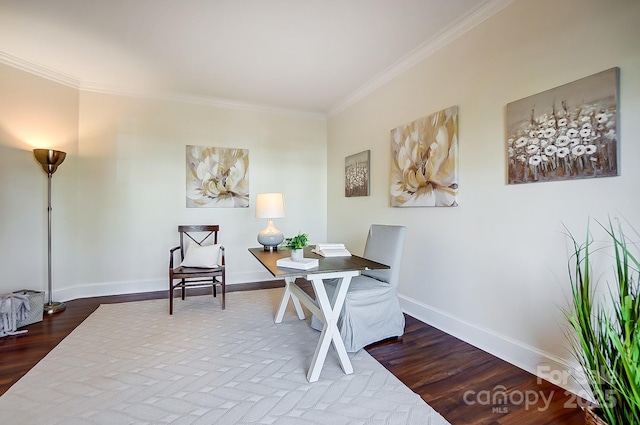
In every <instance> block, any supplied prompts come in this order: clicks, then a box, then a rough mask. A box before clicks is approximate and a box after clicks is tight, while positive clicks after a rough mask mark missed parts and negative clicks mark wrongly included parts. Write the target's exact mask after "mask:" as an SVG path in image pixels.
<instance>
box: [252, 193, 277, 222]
mask: <svg viewBox="0 0 640 425" xmlns="http://www.w3.org/2000/svg"><path fill="white" fill-rule="evenodd" d="M278 217H284V195H283V194H282V193H258V194H257V195H256V218H278Z"/></svg>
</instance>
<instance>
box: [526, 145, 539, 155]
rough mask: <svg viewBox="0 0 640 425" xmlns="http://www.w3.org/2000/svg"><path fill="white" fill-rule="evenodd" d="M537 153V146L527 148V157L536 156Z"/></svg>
mask: <svg viewBox="0 0 640 425" xmlns="http://www.w3.org/2000/svg"><path fill="white" fill-rule="evenodd" d="M539 152H540V148H539V147H538V146H536V145H529V146H527V153H528V154H529V155H535V154H537V153H539Z"/></svg>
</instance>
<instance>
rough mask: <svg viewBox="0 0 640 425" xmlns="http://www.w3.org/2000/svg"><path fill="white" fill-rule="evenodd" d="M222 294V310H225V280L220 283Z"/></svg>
mask: <svg viewBox="0 0 640 425" xmlns="http://www.w3.org/2000/svg"><path fill="white" fill-rule="evenodd" d="M220 292H221V293H222V297H220V298H221V299H222V309H223V310H224V308H225V294H226V292H227V291H226V288H225V283H224V280H223V281H222V282H221V283H220Z"/></svg>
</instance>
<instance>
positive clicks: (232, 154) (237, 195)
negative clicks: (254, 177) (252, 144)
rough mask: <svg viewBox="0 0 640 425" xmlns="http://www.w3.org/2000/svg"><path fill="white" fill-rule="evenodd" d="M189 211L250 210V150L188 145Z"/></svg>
mask: <svg viewBox="0 0 640 425" xmlns="http://www.w3.org/2000/svg"><path fill="white" fill-rule="evenodd" d="M186 159H187V208H224V207H228V208H247V207H248V206H249V151H248V150H247V149H235V148H213V147H205V146H187V155H186Z"/></svg>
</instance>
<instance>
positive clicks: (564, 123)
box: [558, 118, 567, 127]
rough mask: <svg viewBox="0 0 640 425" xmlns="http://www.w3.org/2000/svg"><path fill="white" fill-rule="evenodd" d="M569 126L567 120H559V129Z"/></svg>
mask: <svg viewBox="0 0 640 425" xmlns="http://www.w3.org/2000/svg"><path fill="white" fill-rule="evenodd" d="M566 126H567V119H566V118H560V119H559V120H558V127H566Z"/></svg>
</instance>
